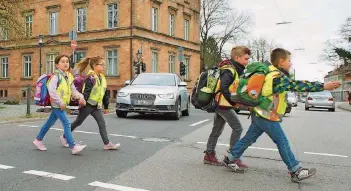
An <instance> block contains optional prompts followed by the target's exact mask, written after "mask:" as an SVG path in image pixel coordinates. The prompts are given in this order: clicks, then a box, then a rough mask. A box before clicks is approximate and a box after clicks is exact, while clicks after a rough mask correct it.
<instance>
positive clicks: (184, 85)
mask: <svg viewBox="0 0 351 191" xmlns="http://www.w3.org/2000/svg"><path fill="white" fill-rule="evenodd" d="M187 85H188V84H187V83H186V82H180V83H179V86H180V87H186V86H187Z"/></svg>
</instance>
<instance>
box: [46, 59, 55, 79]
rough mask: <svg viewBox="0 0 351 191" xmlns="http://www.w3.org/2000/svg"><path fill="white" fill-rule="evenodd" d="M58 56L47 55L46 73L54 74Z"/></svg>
mask: <svg viewBox="0 0 351 191" xmlns="http://www.w3.org/2000/svg"><path fill="white" fill-rule="evenodd" d="M56 56H57V54H48V55H46V73H48V74H49V73H53V72H54V71H55V58H56Z"/></svg>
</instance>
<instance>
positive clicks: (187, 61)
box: [184, 57, 190, 80]
mask: <svg viewBox="0 0 351 191" xmlns="http://www.w3.org/2000/svg"><path fill="white" fill-rule="evenodd" d="M184 64H185V79H187V80H190V57H185V58H184Z"/></svg>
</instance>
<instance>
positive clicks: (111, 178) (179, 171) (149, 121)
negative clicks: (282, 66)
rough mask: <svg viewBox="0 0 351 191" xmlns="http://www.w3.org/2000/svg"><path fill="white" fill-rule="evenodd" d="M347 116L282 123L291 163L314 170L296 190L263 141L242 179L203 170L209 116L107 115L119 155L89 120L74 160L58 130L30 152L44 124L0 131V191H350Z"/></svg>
mask: <svg viewBox="0 0 351 191" xmlns="http://www.w3.org/2000/svg"><path fill="white" fill-rule="evenodd" d="M350 115H351V113H349V112H346V111H342V110H337V111H336V112H334V113H332V112H324V111H307V112H306V111H304V110H303V108H302V107H301V108H300V107H297V108H293V111H292V113H291V114H288V116H287V117H286V118H285V121H284V128H285V131H286V134H287V135H288V138H289V139H290V141H291V145H292V148H293V151H294V152H295V153H297V155H296V156H297V158H298V159H299V160H301V161H302V163H303V164H304V165H306V166H307V167H310V166H314V167H316V168H317V170H318V171H317V173H318V174H317V176H316V177H315V178H314V179H311V180H308V181H306V182H303V183H300V184H296V183H292V182H290V179H289V177H288V176H287V171H286V168H285V166H284V164H283V163H282V162H281V161H280V158H279V154H278V152H277V151H276V146H275V145H274V144H273V143H272V142H271V141H270V140H269V139H268V137H267V136H262V137H261V138H260V139H259V140H258V141H257V143H256V144H255V145H253V147H252V148H250V149H248V151H247V152H246V153H245V155H244V157H245V160H246V161H247V162H248V163H249V165H250V170H249V171H248V172H246V173H245V174H235V173H232V172H230V171H229V170H228V169H225V168H224V167H213V166H207V165H203V164H202V157H203V153H202V151H203V150H204V148H205V142H206V141H207V137H208V134H209V132H210V131H211V123H212V115H211V114H207V113H204V112H200V111H195V110H193V111H192V114H191V116H190V117H183V118H181V120H179V121H173V120H168V119H163V118H162V117H143V116H138V115H136V116H132V117H130V118H128V119H120V118H116V117H115V115H108V116H106V120H107V123H108V132H109V134H110V139H111V140H112V141H114V142H116V141H119V142H121V145H122V147H121V150H119V151H103V150H102V149H101V148H102V142H101V139H100V136H99V134H98V133H97V132H98V130H97V127H96V124H95V122H94V121H93V119H92V118H89V119H88V120H87V121H86V122H85V123H84V124H83V126H82V127H80V128H79V129H77V130H78V131H80V132H78V131H77V132H75V133H74V137H75V139H76V140H82V141H83V142H84V143H85V144H87V145H88V147H87V148H86V150H84V151H83V153H82V155H80V156H72V155H71V154H70V152H69V149H66V148H63V147H62V146H61V145H60V142H59V139H58V136H59V135H61V134H62V130H61V125H60V124H59V123H57V124H56V126H55V127H54V129H52V130H50V131H49V133H48V135H47V137H46V139H45V140H44V141H45V143H46V146H47V147H48V151H46V152H39V151H36V150H35V149H34V147H33V146H32V144H31V142H32V140H33V138H34V137H35V135H36V133H37V132H38V130H39V126H40V125H41V124H42V123H43V122H32V123H26V124H12V125H3V126H0V141H1V143H2V144H1V145H0V164H1V165H0V190H1V191H7V190H55V191H56V190H84V191H85V190H107V189H106V188H111V189H114V190H121V191H137V189H133V188H139V189H144V190H150V191H151V190H153V191H155V190H157V191H166V190H172V191H178V190H179V191H183V190H196V191H198V190H299V189H300V190H308V191H309V190H318V191H320V190H338V191H339V190H350V189H351V183H350V181H349V180H350V179H351V161H350V157H351V149H350V148H351V141H350V138H349V136H350V135H351V129H350V128H349V124H350V122H351V119H350ZM240 118H241V120H242V122H243V125H244V127H245V130H246V129H247V127H248V125H249V122H250V121H249V120H248V119H247V115H246V114H241V115H240ZM229 130H230V129H229V127H227V128H226V129H225V131H224V132H223V135H222V137H221V138H220V140H219V145H218V147H217V152H218V154H219V157H220V159H222V157H223V155H224V154H225V149H227V145H226V144H227V143H228V138H229V132H230V131H229ZM11 167H14V168H11ZM42 173H44V175H43V174H42ZM45 173H53V174H45ZM38 174H42V175H40V176H39V175H38ZM45 176H51V177H45Z"/></svg>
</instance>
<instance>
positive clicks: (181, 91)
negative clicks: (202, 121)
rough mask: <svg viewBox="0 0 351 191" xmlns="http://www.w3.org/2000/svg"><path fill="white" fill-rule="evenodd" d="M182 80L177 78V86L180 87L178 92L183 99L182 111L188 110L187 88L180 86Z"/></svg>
mask: <svg viewBox="0 0 351 191" xmlns="http://www.w3.org/2000/svg"><path fill="white" fill-rule="evenodd" d="M181 81H182V80H181V79H180V78H179V77H178V76H177V85H178V92H179V95H180V97H181V108H182V110H183V109H185V108H186V106H187V97H186V92H187V90H186V87H181V86H179V84H180V82H181Z"/></svg>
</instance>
